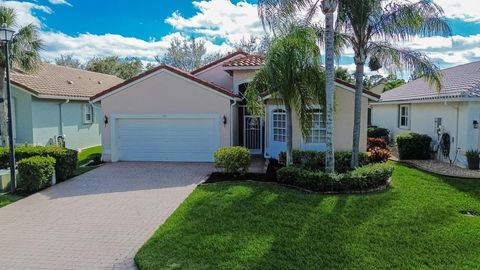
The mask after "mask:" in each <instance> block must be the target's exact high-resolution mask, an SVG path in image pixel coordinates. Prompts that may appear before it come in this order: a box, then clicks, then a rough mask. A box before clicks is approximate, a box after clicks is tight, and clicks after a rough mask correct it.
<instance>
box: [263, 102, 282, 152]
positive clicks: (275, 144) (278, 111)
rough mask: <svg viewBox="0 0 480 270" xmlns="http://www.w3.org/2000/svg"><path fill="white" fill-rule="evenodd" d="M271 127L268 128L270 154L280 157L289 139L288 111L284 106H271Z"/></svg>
mask: <svg viewBox="0 0 480 270" xmlns="http://www.w3.org/2000/svg"><path fill="white" fill-rule="evenodd" d="M269 121H270V127H269V130H268V134H269V140H268V149H267V154H268V156H270V157H272V158H275V159H278V156H279V155H280V153H281V152H283V151H285V148H286V141H287V113H286V111H285V109H284V108H283V107H276V106H275V107H271V108H270V119H269Z"/></svg>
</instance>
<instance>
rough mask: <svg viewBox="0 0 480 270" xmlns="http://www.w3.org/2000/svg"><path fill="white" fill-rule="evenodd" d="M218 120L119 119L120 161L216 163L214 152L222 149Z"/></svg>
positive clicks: (211, 117)
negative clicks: (214, 161) (219, 148)
mask: <svg viewBox="0 0 480 270" xmlns="http://www.w3.org/2000/svg"><path fill="white" fill-rule="evenodd" d="M218 121H219V120H218V116H216V115H189V116H178V115H177V116H175V115H162V116H160V117H146V118H141V117H137V116H130V117H124V118H118V119H116V122H115V134H114V136H115V145H116V155H117V159H118V160H123V161H196V162H202V161H207V162H210V161H213V152H214V151H215V150H217V148H218V147H219V146H220V128H219V123H218Z"/></svg>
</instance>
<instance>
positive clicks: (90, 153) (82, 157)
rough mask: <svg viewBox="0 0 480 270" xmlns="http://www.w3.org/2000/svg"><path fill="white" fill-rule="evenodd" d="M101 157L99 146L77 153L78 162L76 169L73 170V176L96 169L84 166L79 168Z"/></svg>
mask: <svg viewBox="0 0 480 270" xmlns="http://www.w3.org/2000/svg"><path fill="white" fill-rule="evenodd" d="M101 155H102V147H101V146H94V147H90V148H87V149H85V150H83V151H82V152H80V153H78V162H77V169H76V170H75V176H77V175H80V174H83V173H86V172H88V171H91V170H93V169H95V168H98V166H85V167H81V166H82V165H85V164H87V163H88V162H89V161H90V160H92V159H94V158H95V157H96V156H101Z"/></svg>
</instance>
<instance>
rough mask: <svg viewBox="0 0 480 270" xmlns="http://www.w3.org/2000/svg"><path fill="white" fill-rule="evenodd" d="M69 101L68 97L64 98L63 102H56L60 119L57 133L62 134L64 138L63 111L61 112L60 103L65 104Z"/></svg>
mask: <svg viewBox="0 0 480 270" xmlns="http://www.w3.org/2000/svg"><path fill="white" fill-rule="evenodd" d="M69 102H70V99H67V100H65V102H60V103H58V113H59V118H60V119H59V120H60V125H59V126H58V127H59V133H60V134H58V135H60V136H62V137H64V138H65V134H63V113H62V105H63V104H67V103H69Z"/></svg>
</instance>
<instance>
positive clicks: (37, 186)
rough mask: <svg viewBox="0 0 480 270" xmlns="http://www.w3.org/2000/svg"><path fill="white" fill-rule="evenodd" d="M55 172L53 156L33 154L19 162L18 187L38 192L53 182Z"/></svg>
mask: <svg viewBox="0 0 480 270" xmlns="http://www.w3.org/2000/svg"><path fill="white" fill-rule="evenodd" d="M54 172H55V159H54V158H53V157H42V156H33V157H29V158H24V159H22V160H20V161H19V162H18V174H19V175H20V178H19V179H18V180H19V181H18V188H19V189H20V190H24V191H27V192H36V191H39V190H41V189H43V188H46V187H48V186H50V185H51V183H52V176H53V173H54Z"/></svg>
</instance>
